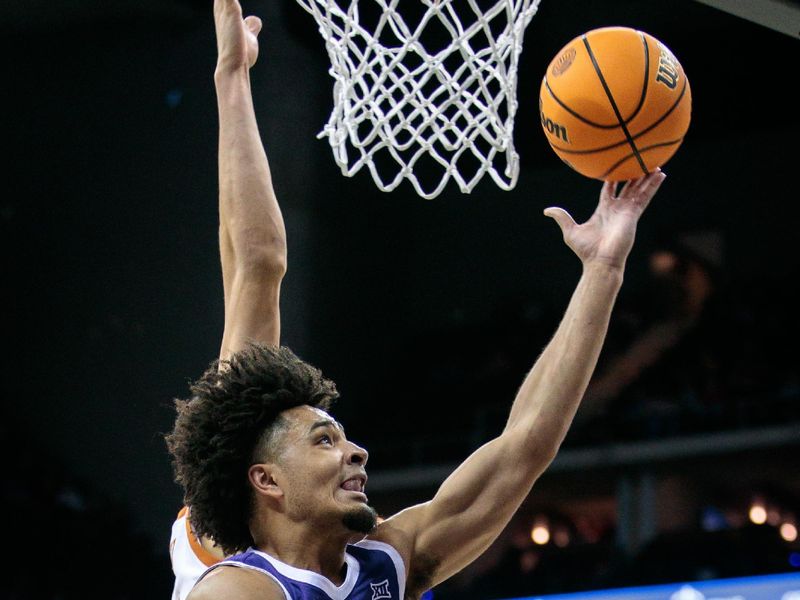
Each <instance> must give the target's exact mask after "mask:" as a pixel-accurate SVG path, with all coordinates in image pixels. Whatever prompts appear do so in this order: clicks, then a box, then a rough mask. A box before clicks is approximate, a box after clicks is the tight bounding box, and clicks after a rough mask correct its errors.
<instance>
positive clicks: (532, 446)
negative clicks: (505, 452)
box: [511, 428, 561, 478]
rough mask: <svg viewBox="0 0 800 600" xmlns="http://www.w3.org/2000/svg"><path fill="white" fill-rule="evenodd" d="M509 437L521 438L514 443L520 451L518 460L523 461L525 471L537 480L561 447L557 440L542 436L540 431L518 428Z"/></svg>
mask: <svg viewBox="0 0 800 600" xmlns="http://www.w3.org/2000/svg"><path fill="white" fill-rule="evenodd" d="M511 435H516V436H520V437H521V438H522V439H519V440H518V441H517V442H516V443H515V446H517V447H518V448H520V449H521V452H519V453H518V456H519V458H520V460H522V461H524V464H525V470H526V471H528V472H529V473H532V474H535V476H536V477H537V478H538V477H539V475H541V474H542V473H544V472H545V470H547V467H549V466H550V463H552V462H553V461H554V460H555V458H556V455H557V454H558V450H559V448H560V447H561V443H560V440H559V439H555V438H553V437H552V436H548V435H546V434H543V433H542V432H540V431H530V430H528V429H524V428H520V429H518V430H516V431H514V432H513V433H512V434H511Z"/></svg>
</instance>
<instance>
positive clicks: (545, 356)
mask: <svg viewBox="0 0 800 600" xmlns="http://www.w3.org/2000/svg"><path fill="white" fill-rule="evenodd" d="M622 277H623V275H622V270H621V269H619V268H614V267H608V266H606V265H600V264H594V263H593V264H590V265H588V266H586V267H585V268H584V271H583V274H582V275H581V279H580V281H579V283H578V286H577V287H576V289H575V291H574V293H573V295H572V298H571V300H570V303H569V306H568V307H567V310H566V312H565V313H564V317H563V319H562V321H561V323H560V325H559V327H558V329H557V330H556V333H555V335H554V336H553V338H552V339H551V341H550V343H549V344H548V345H547V347H546V348H545V350H544V351H543V352H542V354H541V356H540V357H539V359H538V360H537V361H536V364H535V365H534V367H533V369H532V370H531V371H530V373H529V374H528V375H527V377H526V378H525V380H524V382H523V384H522V386H521V387H520V389H519V392H518V393H517V397H516V399H515V400H514V404H513V406H512V408H511V414H510V415H509V419H508V423H507V425H506V430H507V431H508V430H511V429H513V430H517V431H518V430H520V429H521V430H522V431H523V432H524V433H525V436H524V437H525V439H526V440H527V443H528V444H529V448H528V450H529V454H530V455H531V458H533V459H534V460H540V459H541V460H542V461H543V462H545V463H549V461H550V460H551V459H552V457H554V456H555V453H556V452H557V450H558V447H559V446H560V445H561V442H562V441H563V439H564V437H565V436H566V433H567V430H568V429H569V426H570V424H571V423H572V419H573V417H574V416H575V412H576V411H577V409H578V406H579V404H580V401H581V398H582V397H583V394H584V393H585V391H586V387H587V386H588V384H589V380H590V379H591V376H592V373H593V371H594V368H595V366H596V364H597V359H598V357H599V356H600V350H601V349H602V346H603V342H604V340H605V337H606V333H607V331H608V324H609V320H610V317H611V311H612V309H613V306H614V302H615V300H616V297H617V294H618V293H619V290H620V287H621V285H622ZM544 466H546V464H545V465H544Z"/></svg>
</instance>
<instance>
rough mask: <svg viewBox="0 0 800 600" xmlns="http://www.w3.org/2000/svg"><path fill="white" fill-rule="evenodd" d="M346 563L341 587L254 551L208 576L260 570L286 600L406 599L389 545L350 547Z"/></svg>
mask: <svg viewBox="0 0 800 600" xmlns="http://www.w3.org/2000/svg"><path fill="white" fill-rule="evenodd" d="M345 563H346V564H347V575H346V577H345V580H344V582H343V583H342V585H340V586H336V585H334V584H333V583H332V582H331V581H330V580H328V579H326V578H325V577H323V576H322V575H320V574H319V573H314V572H313V571H306V570H305V569H298V568H297V567H293V566H291V565H287V564H286V563H283V562H281V561H279V560H278V559H277V558H273V557H272V556H269V555H268V554H264V553H263V552H260V551H258V550H254V549H253V548H250V549H249V550H247V551H246V552H243V553H242V554H237V555H235V556H231V557H230V558H226V559H225V560H224V561H222V562H220V563H217V564H216V565H214V566H213V567H211V568H210V569H208V571H206V573H208V572H209V571H211V570H213V569H215V568H218V567H221V566H231V567H241V568H244V569H253V570H256V571H260V572H262V573H264V574H265V575H267V576H268V577H271V578H272V579H274V580H275V581H277V582H278V584H279V585H280V587H281V588H282V589H283V593H284V594H285V595H286V600H403V597H404V594H405V587H406V572H405V567H404V566H403V559H402V558H400V554H399V553H398V552H397V550H395V549H394V548H393V547H392V546H390V545H389V544H385V543H383V542H375V541H372V540H365V541H362V542H358V543H357V544H352V545H348V546H347V549H346V553H345ZM204 575H205V574H204ZM201 579H202V577H201Z"/></svg>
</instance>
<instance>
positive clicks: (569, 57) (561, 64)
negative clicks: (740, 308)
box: [550, 48, 576, 77]
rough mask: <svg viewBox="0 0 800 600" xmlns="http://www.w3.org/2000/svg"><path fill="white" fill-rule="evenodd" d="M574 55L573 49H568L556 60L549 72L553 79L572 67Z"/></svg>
mask: <svg viewBox="0 0 800 600" xmlns="http://www.w3.org/2000/svg"><path fill="white" fill-rule="evenodd" d="M575 54H576V52H575V48H568V49H567V51H566V52H564V54H562V55H561V56H559V57H558V58H557V59H556V61H555V64H554V65H553V68H552V69H551V70H550V72H551V73H552V74H553V77H558V76H559V75H561V74H563V73H564V71H566V70H567V69H569V67H570V65H572V61H574V60H575Z"/></svg>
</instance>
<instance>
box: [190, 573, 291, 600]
mask: <svg viewBox="0 0 800 600" xmlns="http://www.w3.org/2000/svg"><path fill="white" fill-rule="evenodd" d="M234 598H235V599H236V600H287V598H286V595H285V594H284V592H283V590H282V589H281V587H280V585H279V584H278V583H277V582H276V581H275V580H274V579H272V578H271V577H269V576H268V575H266V574H264V573H262V572H260V571H256V570H253V569H246V568H241V567H234V566H227V565H219V566H217V567H215V568H214V569H213V570H212V571H210V572H209V573H208V574H207V575H206V576H205V577H203V578H202V579H201V580H200V581H199V582H198V583H197V585H196V586H195V587H194V589H193V590H192V591H191V593H190V594H189V596H188V597H187V599H186V600H228V599H231V600H232V599H234Z"/></svg>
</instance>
